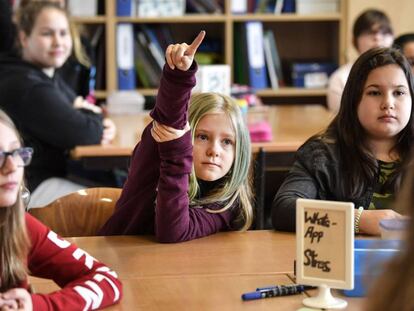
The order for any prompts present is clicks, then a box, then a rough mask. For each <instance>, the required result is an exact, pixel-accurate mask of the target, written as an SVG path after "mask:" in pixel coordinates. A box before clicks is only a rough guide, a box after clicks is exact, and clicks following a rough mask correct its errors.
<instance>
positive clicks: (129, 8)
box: [116, 0, 136, 16]
mask: <svg viewBox="0 0 414 311" xmlns="http://www.w3.org/2000/svg"><path fill="white" fill-rule="evenodd" d="M135 11H136V0H116V15H117V16H134V15H135Z"/></svg>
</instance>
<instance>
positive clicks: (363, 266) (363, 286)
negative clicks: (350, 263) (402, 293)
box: [343, 239, 402, 297]
mask: <svg viewBox="0 0 414 311" xmlns="http://www.w3.org/2000/svg"><path fill="white" fill-rule="evenodd" d="M401 243H402V242H401V241H400V240H379V239H377V240H372V239H371V240H368V239H364V240H361V239H355V242H354V289H352V290H344V291H343V292H344V295H345V296H350V297H363V296H365V295H366V294H367V292H368V289H369V286H370V285H371V284H373V281H375V279H376V277H377V276H378V275H379V274H381V272H382V270H383V266H384V264H385V263H386V262H387V261H389V260H390V259H391V258H392V257H393V256H394V255H396V254H397V252H398V251H399V250H400V249H401Z"/></svg>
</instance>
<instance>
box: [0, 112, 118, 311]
mask: <svg viewBox="0 0 414 311" xmlns="http://www.w3.org/2000/svg"><path fill="white" fill-rule="evenodd" d="M32 151H33V150H32V149H31V148H27V147H23V146H22V144H21V140H20V137H19V135H18V133H17V130H16V128H15V127H14V125H13V123H12V121H11V120H10V119H9V118H8V116H7V115H6V114H5V113H4V112H2V111H1V110H0V254H1V260H0V309H1V310H25V311H30V310H42V311H47V310H56V311H57V310H91V309H92V308H93V309H96V308H103V307H105V306H109V305H112V304H114V303H117V302H118V301H119V300H120V298H121V294H122V288H121V283H120V281H119V280H118V279H117V276H116V273H115V272H113V271H111V270H110V269H109V268H108V267H106V266H105V265H103V264H102V263H100V262H98V261H97V260H96V259H93V260H91V261H90V262H89V260H85V259H86V258H91V257H90V256H89V255H88V254H87V253H85V252H84V251H83V250H81V249H78V248H77V247H76V246H75V245H73V244H70V243H69V242H67V241H65V240H62V239H61V238H60V237H58V236H57V235H56V233H54V232H53V231H50V230H49V229H48V228H47V227H45V226H44V225H43V224H42V223H40V222H39V221H38V220H36V219H35V218H33V217H32V216H31V215H29V214H27V213H25V211H24V209H25V207H24V204H23V201H22V189H23V188H24V185H23V174H24V167H25V166H26V165H28V164H29V163H30V160H31V156H32ZM76 254H78V255H81V256H78V255H76ZM76 258H78V259H76ZM28 273H30V275H33V276H36V277H41V278H48V279H52V280H53V281H55V282H56V284H58V285H59V286H60V287H62V289H61V290H59V291H56V292H54V293H53V294H50V295H48V294H33V293H30V292H29V284H28V279H27V275H28ZM92 296H101V299H98V300H97V299H92ZM92 300H94V305H93V306H92V305H91V301H92Z"/></svg>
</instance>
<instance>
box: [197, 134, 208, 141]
mask: <svg viewBox="0 0 414 311" xmlns="http://www.w3.org/2000/svg"><path fill="white" fill-rule="evenodd" d="M197 138H198V139H200V140H207V139H208V137H207V135H205V134H198V135H197Z"/></svg>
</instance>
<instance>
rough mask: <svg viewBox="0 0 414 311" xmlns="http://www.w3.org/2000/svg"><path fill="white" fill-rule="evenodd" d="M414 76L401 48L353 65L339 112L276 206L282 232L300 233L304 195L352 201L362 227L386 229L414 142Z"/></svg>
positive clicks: (302, 151)
mask: <svg viewBox="0 0 414 311" xmlns="http://www.w3.org/2000/svg"><path fill="white" fill-rule="evenodd" d="M413 92H414V85H413V76H412V73H411V68H410V64H409V63H408V61H407V59H406V58H405V57H404V56H403V55H402V54H401V52H399V51H398V50H396V49H393V48H375V49H371V50H368V51H367V52H365V53H364V54H362V55H361V56H360V57H359V58H358V59H357V61H356V62H355V64H354V65H353V67H352V69H351V72H350V75H349V78H348V81H347V83H346V85H345V89H344V93H343V96H342V103H341V107H340V110H339V112H338V115H337V116H336V117H335V119H334V120H333V121H332V122H331V124H330V125H329V126H328V128H327V129H326V130H325V131H324V132H323V133H322V134H318V135H316V136H314V137H311V138H310V139H309V140H308V141H307V142H305V144H303V145H302V146H301V147H300V148H299V150H298V152H297V154H296V161H295V163H294V164H293V167H292V169H291V171H290V172H289V174H288V176H287V177H286V179H285V181H284V182H283V184H282V185H281V187H280V188H279V191H278V192H277V194H276V197H275V199H274V201H273V206H272V222H273V226H274V228H275V229H277V230H285V231H294V230H295V216H296V200H297V199H298V198H306V199H321V200H337V201H351V202H353V203H354V204H355V208H356V210H355V231H356V232H357V233H359V232H361V233H365V234H370V235H379V233H380V229H379V221H380V220H381V219H385V218H398V217H401V216H400V214H399V213H397V212H395V211H394V210H393V209H391V206H392V202H393V200H394V196H395V194H396V193H397V192H398V190H399V187H400V183H401V179H402V177H403V172H404V167H405V165H406V163H407V162H408V160H409V153H410V152H409V151H410V147H411V146H412V145H413V138H414V124H413V112H412V106H413V94H414V93H413Z"/></svg>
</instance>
